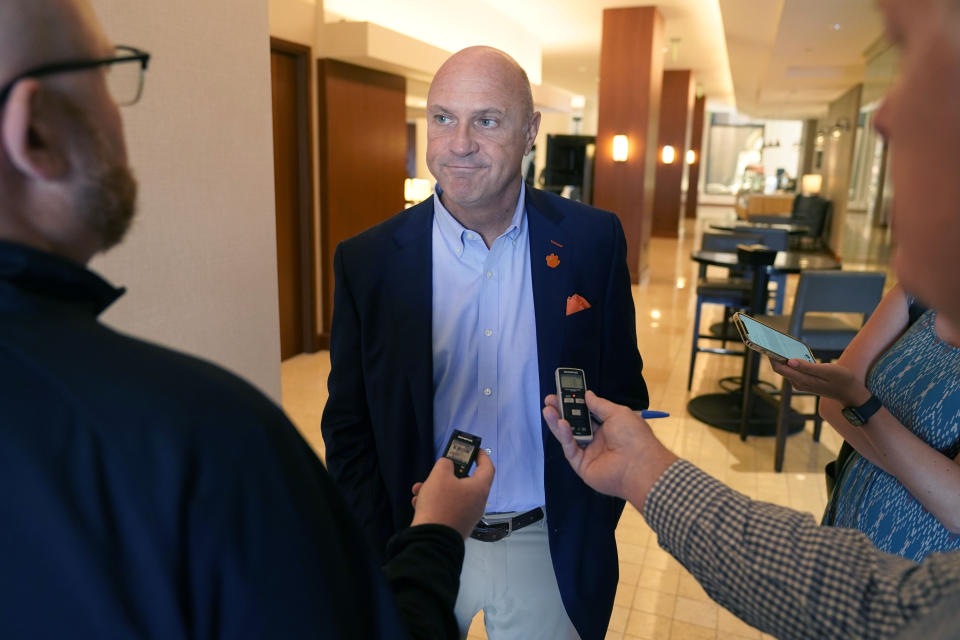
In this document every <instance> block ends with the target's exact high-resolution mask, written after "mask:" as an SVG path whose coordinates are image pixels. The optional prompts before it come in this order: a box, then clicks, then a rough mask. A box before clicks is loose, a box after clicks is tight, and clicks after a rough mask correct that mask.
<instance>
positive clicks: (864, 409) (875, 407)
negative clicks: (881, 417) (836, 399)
mask: <svg viewBox="0 0 960 640" xmlns="http://www.w3.org/2000/svg"><path fill="white" fill-rule="evenodd" d="M882 406H883V402H881V401H880V398H878V397H877V396H875V395H873V394H870V399H869V400H867V401H866V402H864V403H863V404H862V405H860V406H859V407H847V410H848V411H850V412H851V413H855V414H856V415H857V417H858V418H860V425H858V426H862V425H864V424H866V423H867V420H869V419H870V418H871V416H873V414H875V413H876V412H877V411H879V410H880V407H882Z"/></svg>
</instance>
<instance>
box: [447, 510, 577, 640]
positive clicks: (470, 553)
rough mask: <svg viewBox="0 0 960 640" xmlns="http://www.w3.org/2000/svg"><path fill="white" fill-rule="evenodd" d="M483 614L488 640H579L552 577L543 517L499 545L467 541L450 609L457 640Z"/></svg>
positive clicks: (464, 635) (496, 543) (554, 578)
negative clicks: (476, 617) (453, 601)
mask: <svg viewBox="0 0 960 640" xmlns="http://www.w3.org/2000/svg"><path fill="white" fill-rule="evenodd" d="M503 515H504V516H507V515H511V516H512V515H516V514H503ZM488 521H491V520H490V519H488ZM481 610H483V619H484V625H485V627H486V631H487V637H488V638H490V640H510V639H516V640H537V639H543V640H579V638H580V636H579V635H578V634H577V630H576V629H575V628H574V626H573V624H572V623H571V622H570V618H569V617H567V612H566V611H565V610H564V608H563V602H562V601H561V599H560V589H559V588H558V587H557V578H556V576H555V575H554V573H553V563H552V562H551V560H550V543H549V541H548V539H547V523H546V517H544V518H543V519H542V520H540V521H539V522H535V523H533V524H531V525H529V526H527V527H524V528H523V529H520V530H519V531H514V532H513V533H511V534H510V535H509V536H507V537H506V538H504V539H503V540H500V541H498V542H481V541H480V540H474V539H473V538H467V542H466V554H465V556H464V559H463V571H462V572H461V573H460V593H459V595H458V597H457V605H456V607H455V609H454V612H455V613H456V616H457V623H458V624H459V625H460V637H461V638H466V637H467V631H468V630H469V628H470V622H471V621H472V620H473V617H474V616H475V615H476V614H477V613H478V612H479V611H481Z"/></svg>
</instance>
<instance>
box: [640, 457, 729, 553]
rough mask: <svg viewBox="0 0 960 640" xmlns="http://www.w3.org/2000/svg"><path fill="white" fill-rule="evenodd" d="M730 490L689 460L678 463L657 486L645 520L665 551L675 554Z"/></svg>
mask: <svg viewBox="0 0 960 640" xmlns="http://www.w3.org/2000/svg"><path fill="white" fill-rule="evenodd" d="M725 491H726V492H729V491H730V489H728V488H727V487H725V486H724V485H723V484H721V483H720V482H719V481H718V480H716V479H715V478H713V477H711V476H710V475H708V474H706V473H704V472H703V471H701V470H700V469H698V468H697V467H696V466H694V465H693V464H691V463H690V462H688V461H686V460H677V461H676V462H674V463H673V464H671V465H670V466H669V467H667V470H666V471H664V472H663V473H662V474H661V475H660V477H659V478H657V481H656V482H655V483H654V484H653V487H652V488H651V489H650V492H649V493H648V494H647V499H646V501H645V502H644V504H643V517H644V519H646V521H647V524H649V525H650V528H651V529H653V531H654V533H656V535H657V540H658V542H659V544H660V546H661V547H663V548H664V549H666V550H667V551H670V552H673V553H680V552H682V550H683V548H684V547H683V545H684V542H685V541H686V539H687V536H688V534H689V533H690V530H691V529H692V528H693V526H694V524H695V523H696V522H697V520H698V519H699V518H700V515H701V514H702V513H703V512H704V511H705V510H706V509H707V508H709V507H710V506H711V504H713V505H716V503H717V502H718V501H719V499H720V496H721V494H722V493H724V492H725Z"/></svg>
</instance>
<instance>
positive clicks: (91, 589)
mask: <svg viewBox="0 0 960 640" xmlns="http://www.w3.org/2000/svg"><path fill="white" fill-rule="evenodd" d="M121 293H122V291H121V290H117V289H114V288H113V287H111V286H110V285H109V284H107V283H106V282H105V281H103V280H101V279H100V278H99V277H98V276H96V275H95V274H93V273H92V272H90V271H88V270H86V269H84V268H83V267H81V266H79V265H77V264H74V263H72V262H69V261H67V260H63V259H60V258H57V257H55V256H51V255H47V254H44V253H41V252H38V251H34V250H31V249H28V248H26V247H22V246H19V245H13V244H7V243H0V486H2V487H3V492H2V497H0V523H2V525H0V554H2V562H0V565H2V570H0V603H2V604H0V637H4V638H25V637H29V638H64V637H74V638H158V639H159V638H162V639H164V640H171V639H175V638H310V637H314V638H320V637H323V638H333V637H337V638H369V637H385V638H393V637H406V635H405V633H404V631H403V630H402V628H401V625H400V623H399V621H398V617H397V614H396V608H395V606H394V603H393V601H392V598H391V597H390V595H389V590H388V588H387V583H386V581H385V580H384V579H383V576H382V574H381V572H380V569H379V567H377V566H376V565H375V563H374V562H373V561H372V559H371V558H372V556H371V554H370V553H369V552H368V550H367V549H366V547H365V546H364V545H363V544H362V541H361V537H362V536H361V535H360V534H359V531H358V529H357V528H356V526H355V525H354V524H353V520H352V517H351V516H350V514H349V512H348V510H347V508H346V505H345V504H344V503H343V501H342V500H341V499H340V497H339V496H338V495H337V493H336V491H335V489H334V487H333V484H332V482H331V481H330V479H329V477H328V476H327V474H326V472H325V471H324V468H323V466H322V465H321V464H320V462H319V460H318V459H317V457H316V456H315V455H314V453H313V452H312V451H311V449H310V448H309V446H308V445H307V444H306V443H305V442H304V441H303V439H302V438H301V437H300V436H299V434H298V433H297V431H296V429H295V428H294V427H293V425H292V424H290V422H289V421H288V420H287V419H286V417H285V416H284V415H283V413H282V412H281V411H280V410H279V409H278V408H277V407H276V406H275V405H274V404H273V403H272V402H270V401H269V400H267V399H266V398H265V397H264V396H263V395H262V394H261V393H259V392H258V391H256V390H255V389H254V388H252V387H251V386H250V385H248V384H246V383H245V382H243V381H242V380H240V379H238V378H237V377H236V376H233V375H231V374H229V373H227V372H226V371H223V370H222V369H219V368H217V367H215V366H213V365H211V364H209V363H206V362H202V361H200V360H197V359H195V358H191V357H188V356H185V355H182V354H179V353H176V352H174V351H170V350H168V349H164V348H161V347H158V346H154V345H151V344H147V343H145V342H143V341H140V340H136V339H133V338H130V337H127V336H124V335H122V334H120V333H118V332H116V331H113V330H111V329H109V328H107V327H105V326H104V325H102V324H100V323H99V322H98V321H97V315H98V314H99V313H100V312H101V311H102V310H103V309H104V308H105V307H106V306H107V305H109V304H110V303H111V302H113V300H115V299H116V298H117V297H118V296H119V295H120V294H121ZM417 529H418V530H419V531H418V530H409V531H407V532H404V533H403V534H401V536H400V537H399V538H398V540H397V541H395V543H394V551H396V552H397V553H394V554H392V555H391V556H390V557H391V559H392V560H396V558H397V557H399V561H397V562H396V563H391V565H390V566H389V568H388V572H389V574H390V577H391V581H392V582H393V584H395V585H398V586H399V588H400V590H401V592H402V593H401V600H402V602H401V608H403V609H404V610H410V611H413V612H414V613H415V614H416V615H417V616H419V618H420V620H419V621H418V625H419V631H418V633H419V632H420V631H422V633H421V635H424V636H427V637H437V636H438V635H440V634H442V633H444V632H449V629H450V628H451V624H452V625H453V627H452V628H453V633H454V634H455V630H456V627H455V621H454V620H453V615H452V607H453V601H454V599H455V597H456V590H457V584H458V580H459V569H460V565H461V563H462V557H463V550H462V549H463V547H462V541H461V540H460V539H459V536H458V535H457V534H456V533H455V532H453V530H452V529H448V528H446V527H439V526H438V525H434V526H431V527H427V528H425V529H420V528H417ZM418 536H419V539H418ZM451 536H452V538H451ZM418 546H419V550H418ZM424 547H426V548H427V549H428V550H430V551H432V552H433V554H434V555H433V557H434V558H435V560H434V561H433V562H434V564H431V563H430V562H429V561H428V560H425V558H426V557H427V556H426V554H425V553H424V551H423V549H424ZM420 575H422V576H424V578H425V579H429V582H430V584H424V583H422V582H418V580H420V578H418V576H420ZM444 591H445V594H444V593H439V595H438V592H444ZM438 630H439V631H438Z"/></svg>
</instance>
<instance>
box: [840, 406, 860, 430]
mask: <svg viewBox="0 0 960 640" xmlns="http://www.w3.org/2000/svg"><path fill="white" fill-rule="evenodd" d="M840 413H842V414H843V417H844V418H846V419H847V422H849V423H850V424H852V425H853V426H855V427H862V426H863V423H864V420H863V418H862V417H860V413H859V412H858V411H857V410H856V409H854V408H852V407H844V408H843V409H841V410H840Z"/></svg>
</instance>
